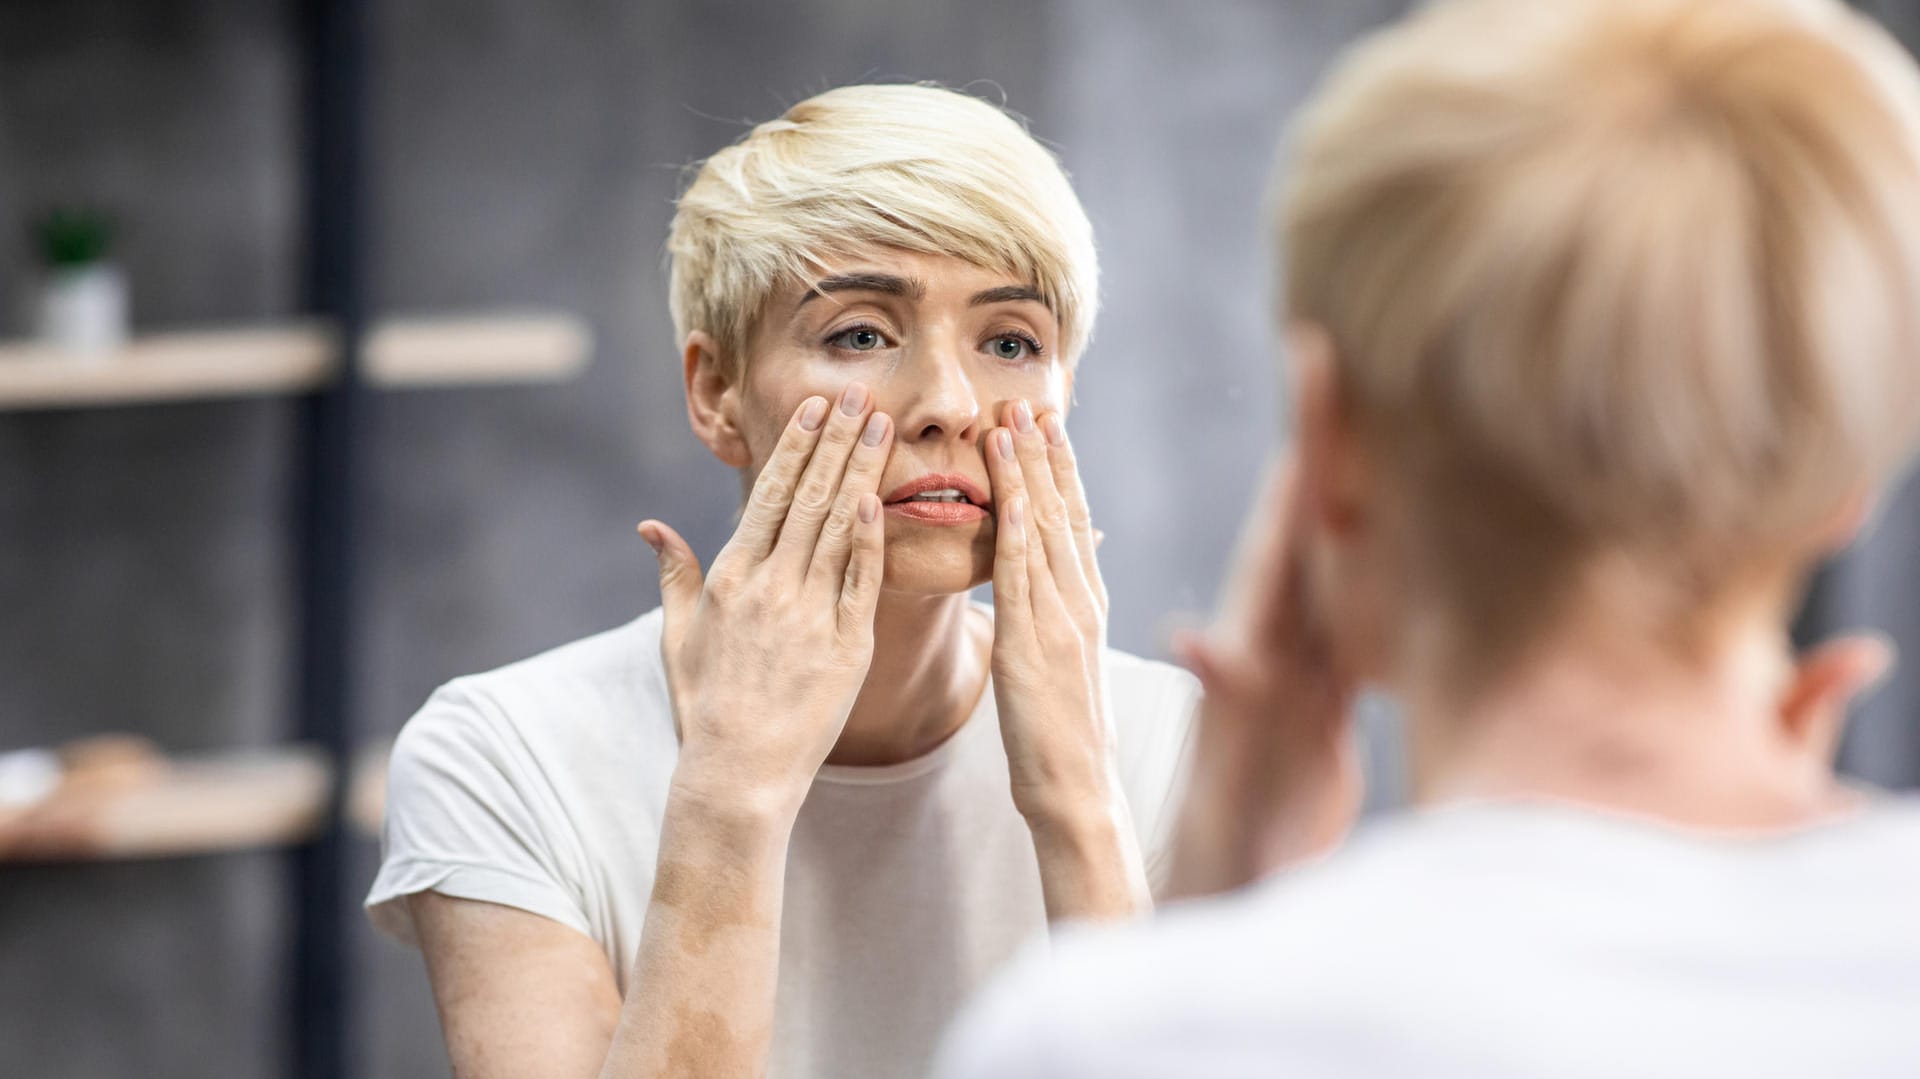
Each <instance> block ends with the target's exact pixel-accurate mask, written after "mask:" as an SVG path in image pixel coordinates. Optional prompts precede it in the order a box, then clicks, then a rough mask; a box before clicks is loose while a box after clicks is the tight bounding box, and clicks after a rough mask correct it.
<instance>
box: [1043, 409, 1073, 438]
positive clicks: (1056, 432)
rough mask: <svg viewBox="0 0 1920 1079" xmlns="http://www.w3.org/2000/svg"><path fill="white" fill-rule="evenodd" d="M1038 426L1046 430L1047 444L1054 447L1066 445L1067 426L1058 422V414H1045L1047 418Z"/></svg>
mask: <svg viewBox="0 0 1920 1079" xmlns="http://www.w3.org/2000/svg"><path fill="white" fill-rule="evenodd" d="M1040 426H1041V427H1042V428H1044V429H1045V430H1046V432H1047V441H1048V442H1051V443H1053V444H1054V445H1056V446H1064V445H1066V444H1067V425H1066V424H1064V423H1061V422H1060V414H1059V413H1058V412H1049V413H1047V418H1046V419H1045V420H1043V421H1041V424H1040Z"/></svg>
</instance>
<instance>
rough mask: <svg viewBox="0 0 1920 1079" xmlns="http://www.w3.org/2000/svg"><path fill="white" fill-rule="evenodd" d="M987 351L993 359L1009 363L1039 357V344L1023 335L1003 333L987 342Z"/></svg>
mask: <svg viewBox="0 0 1920 1079" xmlns="http://www.w3.org/2000/svg"><path fill="white" fill-rule="evenodd" d="M987 351H988V352H990V353H992V354H993V356H994V358H995V359H1000V360H1007V361H1009V362H1012V361H1016V360H1024V359H1028V358H1030V357H1033V356H1038V355H1040V342H1038V341H1035V340H1034V339H1033V338H1031V337H1028V336H1027V335H1025V334H1019V333H1003V334H1001V335H1000V336H998V337H996V338H994V339H993V340H991V341H988V342H987Z"/></svg>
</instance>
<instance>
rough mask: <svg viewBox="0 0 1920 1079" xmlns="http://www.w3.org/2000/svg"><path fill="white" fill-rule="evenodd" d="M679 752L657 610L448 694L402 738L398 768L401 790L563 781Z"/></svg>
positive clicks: (454, 686)
mask: <svg viewBox="0 0 1920 1079" xmlns="http://www.w3.org/2000/svg"><path fill="white" fill-rule="evenodd" d="M676 746H677V739H676V738H675V736H674V732H673V714H672V706H671V703H670V700H669V698H668V696H667V689H666V676H665V672H664V670H663V668H662V665H661V662H660V612H659V610H658V609H655V610H653V611H650V612H648V613H647V614H644V615H642V616H640V617H639V618H636V619H634V620H633V621H632V622H629V623H627V624H626V625H623V626H619V627H616V628H614V629H611V630H607V631H605V632H602V633H597V634H594V635H593V636H591V637H585V638H582V639H580V640H576V641H573V642H570V643H568V644H564V645H561V646H559V647H557V648H553V649H550V650H548V651H546V652H542V653H540V654H539V655H536V656H533V657H531V658H528V659H523V660H520V661H517V662H514V663H510V664H507V665H505V666H502V667H498V668H495V669H493V670H490V671H485V672H482V673H479V674H471V675H465V676H462V677H459V678H455V679H453V680H452V681H450V682H447V683H446V684H444V685H442V686H440V687H439V688H438V689H436V690H435V691H434V692H433V694H432V696H430V697H429V698H428V699H427V701H426V703H425V704H423V705H422V706H421V707H420V709H419V711H418V712H416V713H415V714H414V715H413V717H412V718H411V719H409V720H408V721H407V723H406V724H405V726H403V727H402V728H401V730H400V733H399V735H398V737H397V738H396V739H395V741H394V747H393V755H392V764H391V768H392V770H393V771H392V774H393V776H394V779H395V780H403V779H404V778H405V777H407V776H409V775H411V776H414V777H417V778H421V779H427V778H430V777H433V776H435V775H441V774H448V775H459V776H462V777H464V778H465V779H467V780H469V781H470V780H472V779H473V778H474V777H475V776H477V775H484V774H505V775H507V776H514V777H525V776H527V775H530V774H549V775H555V776H557V775H558V774H561V773H565V774H575V773H578V772H580V771H581V766H582V765H590V764H591V762H592V761H593V760H594V759H595V758H596V757H599V758H603V759H609V760H629V761H630V760H632V759H633V757H634V755H635V754H638V755H640V756H641V757H642V758H659V757H662V756H670V755H671V753H672V751H673V750H674V749H675V747H676Z"/></svg>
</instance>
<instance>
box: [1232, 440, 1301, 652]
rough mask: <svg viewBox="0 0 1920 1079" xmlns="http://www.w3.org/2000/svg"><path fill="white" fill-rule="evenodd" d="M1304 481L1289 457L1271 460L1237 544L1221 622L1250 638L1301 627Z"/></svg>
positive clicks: (1277, 636)
mask: <svg viewBox="0 0 1920 1079" xmlns="http://www.w3.org/2000/svg"><path fill="white" fill-rule="evenodd" d="M1302 482H1303V481H1302V478H1301V477H1300V476H1299V474H1298V468H1297V467H1296V466H1295V464H1294V463H1293V461H1292V460H1291V459H1281V460H1278V461H1276V462H1274V463H1273V464H1272V465H1270V466H1269V467H1268V471H1267V476H1266V478H1265V480H1264V481H1263V482H1262V484H1261V487H1260V493H1259V495H1258V496H1257V497H1256V498H1255V500H1254V505H1253V508H1252V510H1251V511H1250V512H1249V513H1248V515H1247V520H1246V523H1245V524H1244V525H1243V526H1242V529H1241V534H1240V539H1239V541H1238V543H1237V544H1236V547H1235V551H1234V556H1233V563H1232V565H1233V569H1232V570H1231V571H1230V573H1229V575H1228V578H1227V580H1228V587H1227V590H1226V596H1225V598H1224V599H1223V600H1222V603H1221V621H1222V623H1223V624H1224V625H1225V626H1226V627H1228V628H1229V629H1230V630H1231V632H1233V633H1236V634H1240V635H1243V636H1245V637H1247V638H1248V639H1250V640H1260V641H1273V640H1279V639H1285V638H1286V637H1288V636H1289V635H1290V634H1294V633H1297V632H1298V631H1300V630H1301V629H1302V628H1303V626H1302V622H1303V612H1302V609H1301V608H1302V606H1303V603H1302V600H1303V592H1304V581H1303V578H1304V575H1305V561H1304V559H1303V557H1302V555H1303V550H1302V548H1303V546H1304V544H1303V540H1302V536H1301V532H1302V529H1303V527H1304V521H1305V516H1306V515H1305V513H1304V512H1303V509H1302V500H1303V497H1304V496H1303V491H1302Z"/></svg>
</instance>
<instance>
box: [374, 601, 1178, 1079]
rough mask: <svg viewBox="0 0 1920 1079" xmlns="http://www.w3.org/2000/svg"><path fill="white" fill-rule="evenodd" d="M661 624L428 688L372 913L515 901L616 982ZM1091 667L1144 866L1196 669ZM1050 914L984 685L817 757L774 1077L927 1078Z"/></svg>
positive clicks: (645, 814) (629, 949)
mask: <svg viewBox="0 0 1920 1079" xmlns="http://www.w3.org/2000/svg"><path fill="white" fill-rule="evenodd" d="M982 610H985V611H990V609H989V608H982ZM660 622H661V618H660V612H659V611H658V610H655V611H653V612H651V613H649V614H646V615H644V616H642V617H641V618H639V619H638V620H636V621H634V622H632V623H630V624H628V625H626V626H623V627H621V628H619V629H615V630H612V631H610V632H607V633H603V634H600V635H598V636H595V637H590V638H587V639H586V640H582V641H578V642H575V643H573V644H570V645H566V646H564V647H562V648H559V649H556V650H554V651H551V652H548V653H546V654H544V655H541V656H537V657H535V658H533V659H529V660H526V661H524V662H521V663H516V664H513V665H511V666H508V667H504V668H501V669H500V670H497V671H493V672H491V673H488V674H481V675H474V676H471V677H467V678H460V679H456V680H455V681H453V682H451V683H449V684H447V685H446V686H444V687H442V688H441V689H440V690H439V691H438V692H436V693H435V694H434V695H433V697H432V698H431V699H430V700H429V701H428V702H427V703H426V705H425V707H423V708H422V709H421V710H420V712H419V714H417V715H415V716H414V717H413V719H411V720H410V721H409V722H408V723H407V725H406V727H405V728H404V729H403V730H402V731H401V732H400V736H399V739H398V740H397V741H396V742H395V744H394V750H393V759H392V765H391V770H390V772H389V778H388V796H387V797H388V800H387V816H386V824H385V827H384V829H383V830H382V843H381V846H382V852H383V856H384V857H383V861H382V864H381V867H380V873H379V876H378V878H377V879H376V880H375V881H374V884H373V889H372V892H371V893H370V894H369V895H368V896H367V910H368V913H369V915H370V917H371V918H372V919H373V922H374V924H375V925H377V926H379V927H380V928H381V929H383V930H386V931H387V932H389V933H392V934H394V935H395V936H397V937H399V938H400V939H401V940H404V941H408V942H409V943H414V942H415V938H414V933H413V925H412V923H411V920H410V919H409V917H408V914H407V909H406V904H405V902H403V901H402V900H403V897H405V896H407V895H409V894H412V893H414V892H419V891H425V890H432V891H436V892H440V893H442V894H445V895H449V896H455V897H458V898H463V899H478V900H486V901H489V902H493V903H501V904H505V905H507V906H511V907H518V908H520V909H523V910H528V911H532V912H533V913H535V914H539V915H543V916H545V917H548V918H551V919H553V920H555V921H557V922H560V923H562V924H564V925H569V926H572V927H573V928H575V929H577V930H579V931H580V932H582V933H585V934H586V935H587V936H589V937H591V938H592V939H593V940H594V941H595V942H597V943H598V944H599V945H600V946H601V947H602V948H604V949H605V951H606V953H607V962H608V963H609V964H611V965H612V968H613V972H614V976H615V978H616V979H617V981H618V984H619V986H620V989H621V992H622V994H624V993H625V992H626V989H627V979H628V976H629V974H630V969H629V968H630V967H631V965H632V962H633V958H634V952H635V949H636V948H637V947H638V945H639V943H640V928H641V924H642V922H643V921H644V919H645V915H646V910H647V904H648V901H649V899H650V898H651V896H652V893H653V878H654V864H655V862H656V860H657V855H658V850H659V842H660V823H661V817H662V815H663V813H664V812H665V808H666V798H667V787H668V781H669V780H670V778H671V777H672V775H673V768H674V762H675V760H676V758H677V757H678V754H679V744H678V740H677V738H676V736H675V733H674V726H673V715H672V711H671V708H670V705H669V702H668V697H667V686H666V678H665V672H664V670H663V668H662V666H661V661H660ZM1106 668H1107V675H1108V678H1109V680H1110V690H1111V701H1112V708H1113V721H1114V726H1115V728H1116V731H1115V733H1116V735H1117V740H1118V754H1119V772H1120V779H1121V782H1122V784H1123V786H1124V788H1125V792H1126V796H1127V799H1128V804H1129V806H1130V808H1131V810H1132V815H1133V821H1134V825H1135V827H1136V828H1137V830H1138V833H1139V838H1140V842H1141V848H1142V853H1143V855H1144V856H1145V857H1146V859H1147V865H1148V869H1149V873H1150V875H1155V878H1156V879H1158V877H1157V874H1158V873H1159V872H1160V870H1161V868H1162V867H1161V864H1160V863H1162V862H1163V861H1164V858H1163V857H1162V856H1163V854H1164V851H1165V849H1166V847H1167V842H1166V840H1167V833H1168V832H1169V831H1170V829H1171V824H1172V820H1171V817H1172V810H1173V808H1174V805H1175V803H1174V796H1175V787H1176V786H1177V784H1178V781H1179V780H1180V778H1181V777H1182V776H1183V774H1184V771H1183V768H1182V764H1183V763H1184V761H1185V757H1186V746H1187V739H1188V734H1189V732H1190V730H1191V725H1192V724H1191V719H1192V715H1193V712H1194V709H1195V707H1196V704H1197V702H1198V692H1199V691H1198V686H1197V684H1196V683H1195V682H1194V680H1193V679H1192V678H1191V676H1189V675H1188V674H1187V673H1186V672H1184V671H1181V670H1179V669H1178V668H1174V667H1171V666H1168V665H1166V664H1162V663H1154V662H1150V661H1147V660H1143V659H1138V658H1135V657H1133V656H1128V655H1124V654H1121V653H1118V652H1108V653H1107V658H1106ZM768 718H769V721H770V722H771V721H774V720H775V719H776V718H777V717H775V716H773V715H772V713H771V711H770V712H769V717H768ZM1045 925H1046V916H1045V907H1044V904H1043V901H1042V897H1041V893H1040V876H1039V867H1038V863H1037V861H1036V859H1035V855H1034V851H1033V842H1032V839H1031V837H1030V835H1029V833H1028V830H1027V827H1026V824H1025V822H1024V821H1023V819H1022V818H1021V817H1020V815H1019V813H1018V812H1017V811H1016V810H1015V809H1014V807H1013V797H1012V793H1011V787H1010V784H1009V779H1008V774H1007V760H1006V753H1005V750H1004V749H1003V748H1002V744H1001V739H1000V726H999V722H998V719H997V717H996V715H995V712H994V702H993V691H992V687H991V686H989V687H988V689H987V692H986V693H984V694H982V699H981V701H980V703H979V705H978V707H976V708H975V709H974V711H973V714H972V716H971V717H970V718H969V719H968V720H967V721H966V724H965V725H964V726H963V727H962V728H961V729H960V730H959V732H958V733H956V734H954V735H953V736H952V737H951V738H949V739H948V740H947V741H946V742H944V743H942V744H941V745H940V746H939V748H937V749H935V750H933V751H932V752H931V753H928V754H927V755H925V756H923V757H920V758H918V759H916V760H912V761H908V762H905V763H902V764H897V765H890V766H883V767H872V768H852V767H839V766H828V767H825V768H823V769H821V771H820V774H819V776H818V778H817V779H816V780H815V782H814V784H813V787H812V789H811V790H810V791H809V793H808V795H807V799H806V802H805V804H804V805H803V806H802V807H801V810H800V815H799V817H798V819H797V820H796V822H795V824H794V828H793V836H792V842H791V845H790V847H789V853H788V858H787V874H786V906H785V910H784V913H783V918H782V922H781V933H780V981H779V993H778V998H777V1002H776V1006H775V1008H776V1010H775V1032H774V1041H773V1053H772V1069H771V1072H770V1074H771V1075H772V1076H773V1077H775V1079H803V1077H813V1076H819V1077H831V1079H868V1077H875V1079H879V1077H887V1076H909V1075H912V1076H917V1075H919V1074H921V1073H922V1072H923V1071H924V1070H925V1067H926V1063H927V1060H928V1057H929V1056H930V1055H931V1053H932V1051H933V1048H934V1045H935V1044H936V1042H937V1041H938V1038H939V1035H940V1031H941V1030H942V1029H943V1028H944V1027H945V1025H946V1024H947V1022H948V1021H949V1020H950V1019H951V1018H952V1017H953V1015H954V1013H955V1012H957V1011H958V1010H959V1008H960V1005H961V1004H962V1002H963V1001H964V1000H965V999H966V998H967V997H968V996H969V995H970V994H971V993H972V992H973V991H974V990H975V989H977V988H978V987H979V986H980V985H981V984H982V983H983V982H984V981H985V979H986V977H987V975H988V974H989V973H991V972H992V971H993V970H994V969H995V968H996V967H998V966H999V965H1000V964H1001V963H1003V962H1004V961H1006V960H1007V959H1008V958H1009V957H1010V956H1011V955H1012V954H1014V953H1015V952H1016V951H1017V950H1018V949H1019V946H1020V945H1021V944H1022V943H1023V942H1024V941H1025V940H1026V938H1027V937H1029V936H1030V935H1032V934H1033V933H1034V932H1035V931H1036V930H1040V929H1043V928H1044V927H1045Z"/></svg>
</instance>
